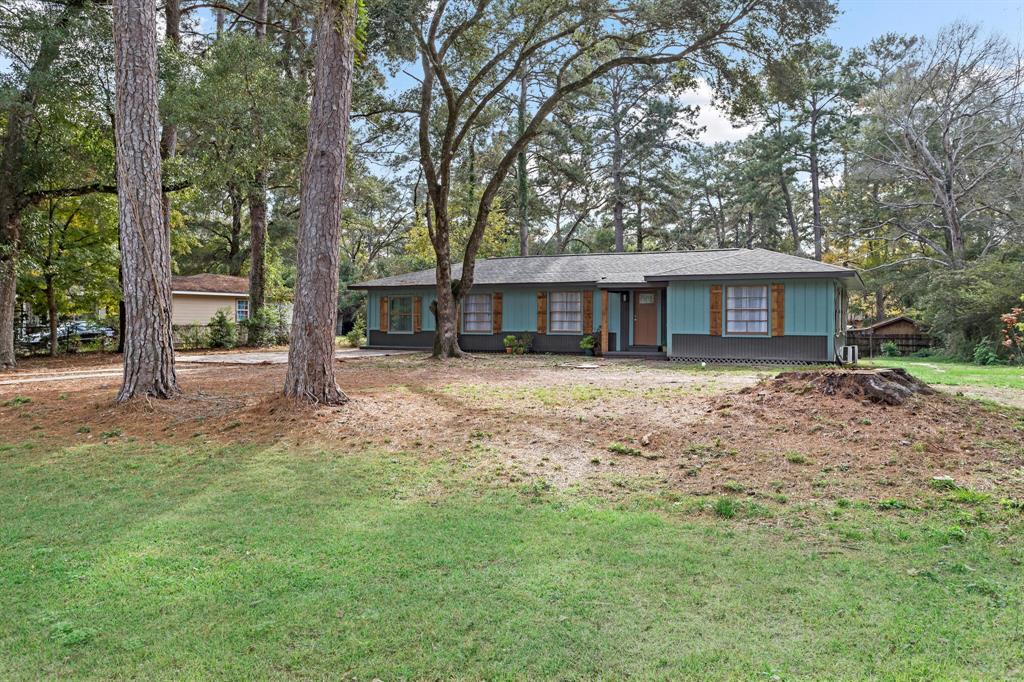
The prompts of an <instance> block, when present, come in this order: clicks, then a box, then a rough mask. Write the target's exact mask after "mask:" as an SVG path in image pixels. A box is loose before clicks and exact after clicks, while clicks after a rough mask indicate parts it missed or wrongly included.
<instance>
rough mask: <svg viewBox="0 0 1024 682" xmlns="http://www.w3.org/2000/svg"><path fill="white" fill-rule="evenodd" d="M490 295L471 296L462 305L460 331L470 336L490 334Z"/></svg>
mask: <svg viewBox="0 0 1024 682" xmlns="http://www.w3.org/2000/svg"><path fill="white" fill-rule="evenodd" d="M491 319H492V318H491V295H490V294H471V295H469V296H467V297H466V300H465V301H464V302H463V303H462V331H464V332H469V333H471V334H490V333H491V324H492V323H491Z"/></svg>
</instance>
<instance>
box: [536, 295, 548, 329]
mask: <svg viewBox="0 0 1024 682" xmlns="http://www.w3.org/2000/svg"><path fill="white" fill-rule="evenodd" d="M537 333H538V334H547V333H548V292H546V291H538V292H537Z"/></svg>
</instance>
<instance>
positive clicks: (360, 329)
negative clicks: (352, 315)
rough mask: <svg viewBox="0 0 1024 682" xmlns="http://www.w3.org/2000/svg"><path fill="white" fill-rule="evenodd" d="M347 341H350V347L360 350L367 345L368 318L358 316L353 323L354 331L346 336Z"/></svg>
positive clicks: (350, 331) (351, 330)
mask: <svg viewBox="0 0 1024 682" xmlns="http://www.w3.org/2000/svg"><path fill="white" fill-rule="evenodd" d="M345 339H347V340H348V345H350V346H352V347H353V348H359V347H360V346H362V345H363V344H364V343H366V318H365V317H363V315H362V314H361V313H360V314H359V315H356V319H355V321H354V322H353V323H352V329H350V330H349V331H348V333H347V334H345Z"/></svg>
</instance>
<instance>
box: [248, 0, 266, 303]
mask: <svg viewBox="0 0 1024 682" xmlns="http://www.w3.org/2000/svg"><path fill="white" fill-rule="evenodd" d="M267 5H268V0H257V2H256V38H257V39H259V40H266V39H267V19H268V17H269V14H268V7H267ZM258 132H259V131H258ZM249 230H250V233H251V234H250V238H249V314H250V315H251V316H255V315H256V314H257V313H258V312H259V311H260V310H261V309H262V308H263V304H264V302H265V300H266V292H265V288H266V273H267V263H266V240H267V170H266V169H265V168H260V169H258V170H257V171H256V174H255V177H254V178H253V186H252V189H251V190H250V191H249Z"/></svg>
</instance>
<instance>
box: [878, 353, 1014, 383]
mask: <svg viewBox="0 0 1024 682" xmlns="http://www.w3.org/2000/svg"><path fill="white" fill-rule="evenodd" d="M861 362H862V364H864V365H867V366H869V367H903V368H905V369H906V370H907V371H909V372H910V373H911V374H913V375H914V376H916V377H917V378H918V379H921V380H922V381H924V382H927V383H929V384H944V385H948V386H984V387H990V388H1016V389H1021V390H1024V367H1021V366H1003V365H990V366H982V365H974V364H970V363H966V362H954V361H952V360H945V359H943V358H934V357H933V358H873V359H869V360H864V359H862V360H861Z"/></svg>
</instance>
